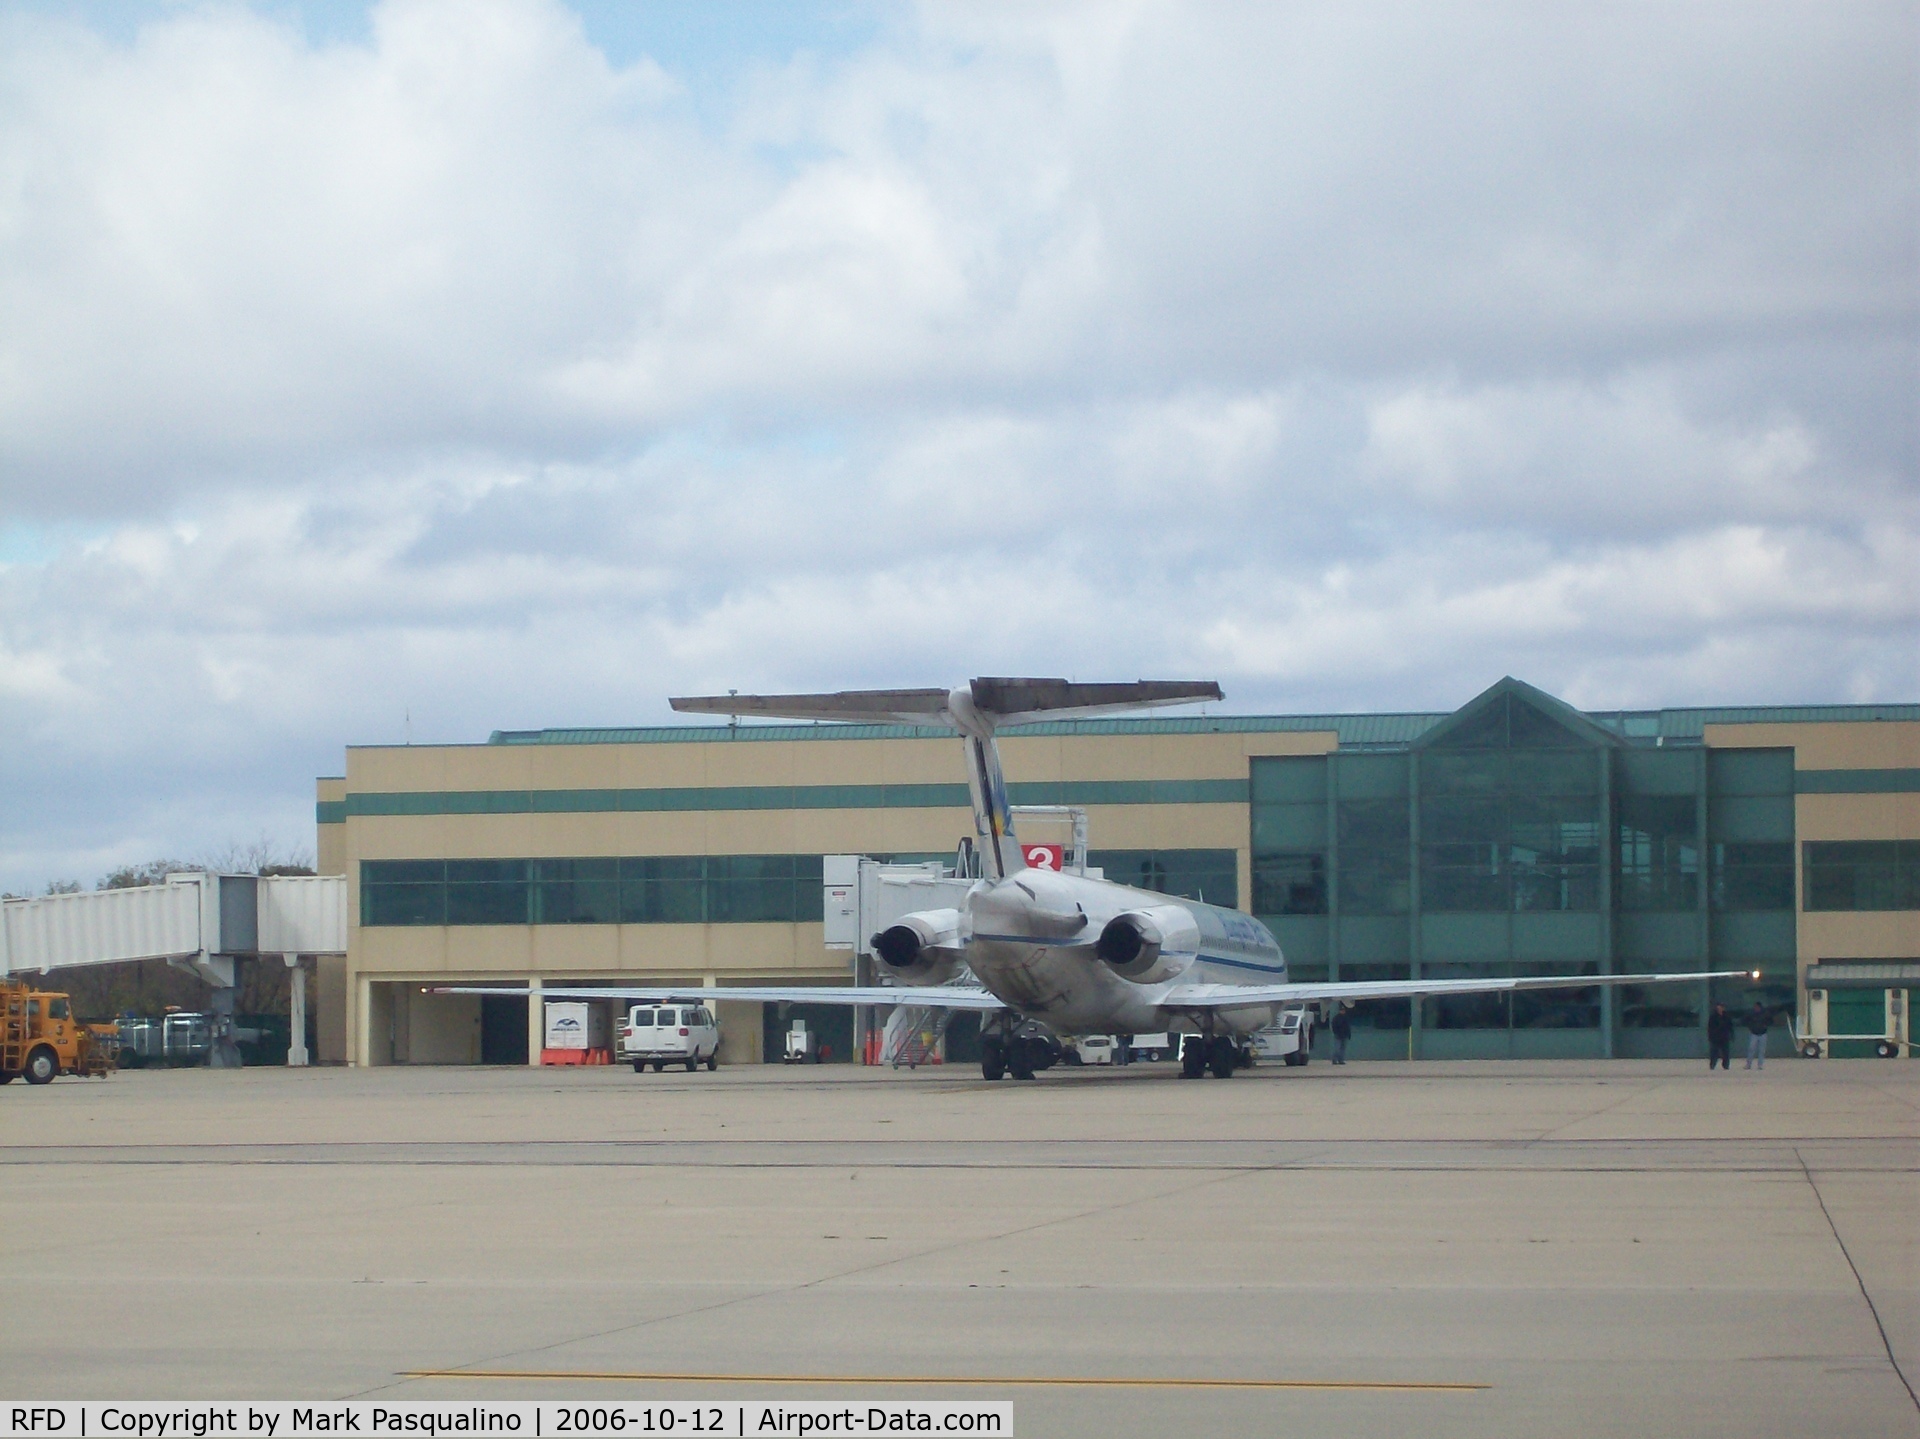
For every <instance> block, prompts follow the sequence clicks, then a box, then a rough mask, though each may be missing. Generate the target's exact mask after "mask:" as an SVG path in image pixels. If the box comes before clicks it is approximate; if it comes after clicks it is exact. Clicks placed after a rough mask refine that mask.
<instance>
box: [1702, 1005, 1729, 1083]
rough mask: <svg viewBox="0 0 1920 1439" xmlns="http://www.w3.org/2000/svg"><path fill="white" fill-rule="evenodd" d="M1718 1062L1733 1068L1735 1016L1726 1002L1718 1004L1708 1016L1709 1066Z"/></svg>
mask: <svg viewBox="0 0 1920 1439" xmlns="http://www.w3.org/2000/svg"><path fill="white" fill-rule="evenodd" d="M1716 1064H1717V1065H1719V1066H1720V1067H1721V1068H1722V1069H1732V1068H1733V1016H1732V1015H1731V1014H1728V1013H1727V1007H1726V1006H1725V1005H1724V1004H1716V1005H1715V1006H1714V1007H1713V1013H1712V1014H1710V1015H1708V1016H1707V1068H1708V1069H1712V1068H1713V1067H1714V1065H1716Z"/></svg>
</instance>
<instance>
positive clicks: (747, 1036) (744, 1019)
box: [713, 1002, 766, 1064]
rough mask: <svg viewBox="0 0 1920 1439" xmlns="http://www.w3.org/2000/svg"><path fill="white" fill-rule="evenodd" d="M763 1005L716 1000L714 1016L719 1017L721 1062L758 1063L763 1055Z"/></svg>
mask: <svg viewBox="0 0 1920 1439" xmlns="http://www.w3.org/2000/svg"><path fill="white" fill-rule="evenodd" d="M762 1008H763V1006H761V1005H758V1004H741V1003H738V1002H735V1003H732V1004H716V1005H714V1007H713V1012H714V1016H715V1017H716V1018H717V1019H718V1020H719V1021H720V1062H721V1063H722V1064H759V1063H760V1062H761V1061H762V1060H763V1059H764V1058H765V1048H766V1037H765V1035H764V1034H763V1033H762V1031H763V1030H764V1028H765V1024H764V1022H763V1020H762V1018H761V1010H762Z"/></svg>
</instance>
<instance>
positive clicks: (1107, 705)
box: [973, 679, 1223, 724]
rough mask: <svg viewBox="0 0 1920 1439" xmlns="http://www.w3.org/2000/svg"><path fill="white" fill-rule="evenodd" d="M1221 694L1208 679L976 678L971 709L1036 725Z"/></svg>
mask: <svg viewBox="0 0 1920 1439" xmlns="http://www.w3.org/2000/svg"><path fill="white" fill-rule="evenodd" d="M1221 698H1223V696H1222V695H1221V693H1220V686H1219V685H1217V684H1215V683H1214V682H1213V681H1212V680H1128V681H1126V682H1124V683H1120V684H1074V683H1071V682H1070V681H1067V680H1025V679H978V680H975V681H974V682H973V707H974V708H975V709H977V710H979V711H980V712H981V713H982V714H990V715H993V716H994V717H995V718H997V719H998V720H999V721H1000V722H1001V723H1003V724H1037V723H1041V722H1043V721H1046V720H1054V719H1071V718H1073V717H1075V716H1078V715H1097V714H1118V713H1120V712H1122V711H1125V710H1139V709H1153V708H1156V707H1157V706H1160V705H1189V704H1198V703H1200V702H1201V701H1204V700H1217V699H1221Z"/></svg>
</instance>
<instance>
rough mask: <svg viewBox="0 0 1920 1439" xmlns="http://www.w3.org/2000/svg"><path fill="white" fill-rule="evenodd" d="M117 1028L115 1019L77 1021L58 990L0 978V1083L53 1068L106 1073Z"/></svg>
mask: <svg viewBox="0 0 1920 1439" xmlns="http://www.w3.org/2000/svg"><path fill="white" fill-rule="evenodd" d="M119 1032H120V1031H119V1028H118V1026H116V1025H111V1024H82V1023H81V1022H80V1021H79V1020H77V1019H75V1018H74V1017H73V1003H72V1001H71V1000H69V999H68V998H67V996H66V995H64V994H53V993H50V992H48V991H46V990H40V989H34V988H31V987H30V986H29V985H27V984H26V983H25V982H24V981H22V980H17V979H9V980H0V1084H6V1083H8V1082H9V1081H11V1080H13V1079H14V1078H16V1077H24V1078H25V1079H26V1081H27V1083H28V1084H46V1083H48V1082H49V1081H51V1080H52V1079H53V1078H54V1076H55V1075H59V1074H82V1075H86V1076H88V1077H98V1076H104V1075H107V1074H111V1073H112V1072H113V1069H114V1057H115V1051H116V1045H115V1043H114V1041H115V1039H116V1038H117V1036H118V1035H119Z"/></svg>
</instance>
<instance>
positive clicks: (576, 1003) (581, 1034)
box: [545, 999, 610, 1049]
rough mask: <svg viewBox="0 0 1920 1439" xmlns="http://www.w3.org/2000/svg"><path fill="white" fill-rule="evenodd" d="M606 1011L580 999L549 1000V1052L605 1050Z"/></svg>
mask: <svg viewBox="0 0 1920 1439" xmlns="http://www.w3.org/2000/svg"><path fill="white" fill-rule="evenodd" d="M609 1028H610V1026H609V1025H608V1023H607V1011H606V1010H605V1009H604V1008H603V1007H601V1006H600V1005H597V1004H589V1003H588V1002H587V1001H585V1000H579V999H550V1000H548V1001H547V1041H546V1045H545V1048H547V1049H606V1048H608V1044H607V1036H608V1032H609Z"/></svg>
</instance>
